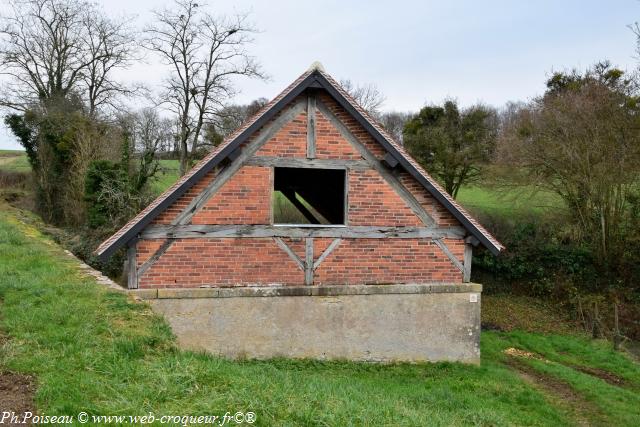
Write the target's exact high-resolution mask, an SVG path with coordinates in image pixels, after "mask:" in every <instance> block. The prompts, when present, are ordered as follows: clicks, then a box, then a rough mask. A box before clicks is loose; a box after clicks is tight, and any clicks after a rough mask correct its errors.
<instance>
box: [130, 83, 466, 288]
mask: <svg viewBox="0 0 640 427" xmlns="http://www.w3.org/2000/svg"><path fill="white" fill-rule="evenodd" d="M319 100H320V101H321V102H323V103H324V104H325V105H326V106H327V107H328V108H329V109H330V110H331V111H332V113H333V114H334V115H336V116H337V117H338V118H339V119H340V120H341V121H342V123H343V124H344V125H345V126H346V127H347V128H348V129H349V130H350V132H351V133H352V134H353V135H355V136H356V137H357V138H358V140H359V141H360V142H361V143H362V144H363V145H364V146H365V147H367V149H368V150H369V151H370V152H371V153H373V154H374V156H375V157H376V158H378V159H381V158H382V157H383V156H384V154H385V151H384V149H382V147H381V146H380V145H379V144H378V143H376V142H375V141H374V140H373V138H372V137H371V136H370V135H369V134H368V132H367V131H366V130H365V129H364V128H362V127H361V126H360V125H359V124H358V123H357V121H356V120H355V119H354V118H353V117H351V116H350V115H349V114H348V113H347V112H346V111H345V110H343V109H342V108H341V107H340V106H339V105H338V104H337V103H336V102H335V101H333V99H332V98H330V97H329V96H328V95H323V94H320V96H319ZM306 131H307V115H306V113H303V114H299V115H298V116H297V117H295V118H294V119H293V120H292V121H290V122H289V123H288V124H286V125H285V126H283V127H282V128H281V129H280V130H279V131H278V132H277V133H276V134H275V135H274V136H273V137H272V138H271V139H270V140H269V141H267V142H266V143H265V144H264V145H263V146H262V147H261V148H260V149H259V150H258V151H257V152H256V154H255V156H267V157H287V158H296V159H306V144H307V135H306ZM316 135H317V137H316V157H317V158H318V159H340V160H361V159H362V157H361V156H360V154H359V152H358V151H357V150H356V149H355V148H354V147H353V146H352V145H351V144H350V143H349V142H348V141H347V140H346V139H345V138H344V137H343V136H342V135H341V134H340V132H339V131H338V130H337V129H336V128H335V127H334V126H333V124H332V123H331V122H330V121H329V120H328V119H327V118H326V117H324V116H323V115H322V113H320V112H319V111H318V112H317V113H316ZM252 140H253V139H250V141H249V142H248V143H250V142H251V141H252ZM217 174H218V171H212V172H211V173H209V174H208V175H207V176H206V177H205V178H204V179H203V180H201V181H200V182H199V183H197V184H196V185H195V186H194V187H193V188H191V189H190V190H189V191H188V192H187V193H186V194H185V195H183V196H182V197H181V198H180V199H178V200H177V201H176V202H174V203H173V205H172V206H170V207H169V208H168V209H167V210H166V211H165V212H164V213H163V214H161V215H160V216H158V217H157V218H156V219H155V220H154V222H153V223H152V225H154V224H169V223H171V221H172V220H173V219H174V218H175V217H176V216H177V215H178V214H179V213H180V212H181V211H182V210H183V209H184V208H185V207H186V206H187V205H188V204H189V202H190V201H191V200H193V198H194V197H196V196H197V195H198V194H199V193H200V192H202V190H204V189H205V188H206V187H207V185H209V184H210V183H211V182H212V180H213V179H215V177H216V176H217ZM397 176H398V179H399V180H400V182H402V184H403V185H404V186H405V187H406V188H407V189H408V190H409V192H411V193H412V194H413V195H414V197H415V198H416V200H417V201H418V202H419V203H420V204H421V205H422V206H423V207H424V209H425V210H426V211H427V212H428V213H429V214H430V215H431V216H432V217H433V218H434V219H435V220H436V223H437V225H438V226H445V227H459V226H460V224H459V223H458V222H457V220H456V219H455V218H454V217H453V216H452V215H451V214H450V213H449V212H448V211H447V210H446V209H445V208H444V207H442V206H441V205H439V204H438V203H437V202H436V201H435V200H434V198H433V197H432V196H431V195H429V194H428V192H427V191H426V190H425V189H424V188H423V187H422V186H421V185H420V184H419V183H418V182H417V181H415V179H414V178H413V177H411V176H410V175H409V174H408V173H406V172H400V173H399V174H397ZM347 177H348V178H347V179H348V184H347V185H348V218H347V221H348V225H349V226H389V227H403V226H410V227H419V226H424V224H422V222H421V220H420V219H419V218H418V217H417V216H416V215H415V214H414V212H413V211H412V210H411V208H409V206H408V205H407V203H406V202H405V201H404V199H402V198H401V197H400V196H399V195H398V194H397V193H396V192H395V190H394V189H393V188H392V187H391V186H390V185H389V184H388V183H387V182H386V181H385V179H383V178H382V177H381V176H380V175H379V174H378V172H376V171H375V170H373V169H362V168H358V169H352V170H349V171H348V173H347ZM272 187H273V174H272V168H270V167H266V166H256V165H245V166H242V167H241V168H240V169H239V170H238V171H237V172H236V173H235V174H234V175H233V176H232V177H231V178H230V179H229V180H228V181H227V182H226V183H225V184H224V185H223V186H222V187H221V188H220V189H219V190H218V191H217V193H216V194H214V196H213V197H211V199H210V200H208V201H207V202H206V203H205V205H204V206H203V208H202V209H201V210H199V211H198V212H196V213H195V215H194V216H193V218H192V220H191V224H194V225H195V224H197V225H206V224H212V225H215V224H255V225H268V224H270V223H271V215H272V213H271V191H272ZM333 240H334V239H332V238H315V239H314V241H313V247H314V250H313V252H314V260H317V259H318V257H319V256H320V255H321V253H322V252H323V251H324V250H325V249H326V248H327V247H328V246H329V245H330V244H331V242H332V241H333ZM283 241H284V242H285V244H287V245H288V246H289V247H290V248H291V249H292V251H293V252H294V253H296V254H297V256H298V257H299V258H300V259H301V260H303V261H304V258H305V241H304V239H283ZM163 242H164V240H163V239H153V240H141V241H139V242H138V243H137V249H138V251H137V264H138V266H140V265H142V264H143V263H144V262H145V261H146V260H148V259H149V258H150V257H151V256H152V255H153V254H154V253H155V252H156V251H157V250H158V248H160V247H161V245H162V243H163ZM445 242H446V244H447V245H448V246H449V249H450V250H451V252H452V253H453V254H454V255H455V256H456V258H458V260H460V261H462V259H463V252H464V242H463V241H462V240H452V239H447V240H445ZM138 280H139V287H141V288H154V287H199V286H246V285H259V284H261V285H270V284H283V285H302V284H304V283H305V281H304V272H303V271H302V270H301V269H300V268H299V266H298V265H297V264H296V262H295V261H294V260H292V259H291V257H290V256H289V255H288V254H287V253H285V251H284V250H283V249H282V248H280V247H279V246H278V245H277V244H276V242H275V241H274V239H273V238H270V237H269V238H216V239H212V238H191V239H175V240H174V242H173V243H172V245H171V246H170V247H169V249H168V250H167V251H166V252H165V253H164V254H163V255H162V256H160V258H159V259H158V260H157V261H156V262H155V263H154V264H153V265H152V266H151V267H150V268H149V269H148V270H146V272H145V273H144V274H142V275H141V276H140V277H139V278H138ZM461 281H462V273H461V272H460V270H459V269H458V268H456V267H455V266H454V265H453V263H452V262H451V261H450V260H449V259H448V258H447V256H446V255H445V254H444V252H443V251H442V250H441V249H440V248H439V247H438V246H437V245H435V244H434V243H433V242H432V241H431V240H429V239H343V240H342V241H341V243H340V244H339V245H338V246H337V247H336V248H335V249H334V250H333V252H331V253H330V254H329V255H328V256H327V257H326V259H325V260H324V261H323V262H322V263H321V264H320V265H319V266H318V268H317V269H316V271H315V274H314V284H345V285H349V284H373V283H377V284H387V283H430V282H461Z"/></svg>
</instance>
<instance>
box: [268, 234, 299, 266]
mask: <svg viewBox="0 0 640 427" xmlns="http://www.w3.org/2000/svg"><path fill="white" fill-rule="evenodd" d="M273 240H275V242H276V244H277V245H278V246H279V247H280V249H282V250H283V251H285V253H286V254H287V255H289V257H290V258H291V259H292V260H293V262H295V263H296V265H297V266H298V268H299V269H300V270H302V271H304V272H305V273H306V269H305V268H306V267H305V263H303V262H302V260H301V259H300V257H299V256H298V255H296V253H295V252H293V251H292V250H291V248H290V247H289V246H287V244H286V243H285V242H284V240H282V239H281V238H280V237H274V238H273Z"/></svg>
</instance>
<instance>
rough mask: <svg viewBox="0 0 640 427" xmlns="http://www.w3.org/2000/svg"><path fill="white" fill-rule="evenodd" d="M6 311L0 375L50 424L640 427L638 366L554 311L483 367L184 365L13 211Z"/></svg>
mask: <svg viewBox="0 0 640 427" xmlns="http://www.w3.org/2000/svg"><path fill="white" fill-rule="evenodd" d="M20 215H27V214H24V213H21V214H20ZM33 221H36V220H35V219H33ZM491 298H494V300H493V301H492V300H491ZM491 298H488V299H487V300H486V301H485V302H484V303H483V310H484V311H485V312H486V313H490V314H491V313H493V314H491V315H492V316H493V317H492V319H491V321H492V322H493V323H496V324H498V326H500V323H501V322H502V320H501V319H503V318H506V316H505V315H504V314H501V311H502V312H504V311H505V310H507V311H509V308H508V307H511V309H513V310H517V307H518V301H516V300H513V298H514V297H511V298H512V300H511V301H507V304H504V301H503V300H502V299H500V298H499V297H491ZM495 298H498V299H497V300H496V299H495ZM0 301H1V306H0V330H1V332H2V333H1V334H0V337H3V336H4V338H3V339H4V343H3V344H2V345H1V346H0V371H7V370H10V371H13V372H17V373H21V374H28V375H33V376H35V380H36V383H37V389H36V393H35V402H36V405H37V409H38V411H39V412H41V413H46V414H49V415H55V414H58V415H60V414H70V415H71V414H77V413H78V412H80V411H85V412H88V413H89V414H90V415H92V414H93V415H143V414H147V413H149V412H153V413H154V414H155V415H158V416H159V415H167V414H179V415H201V414H213V415H216V414H217V415H221V414H224V413H225V412H227V411H229V412H231V413H234V412H235V411H243V412H246V411H252V412H254V413H255V414H256V415H257V423H256V425H317V426H326V425H332V426H333V425H371V426H374V425H375V426H378V425H416V426H418V425H420V426H424V425H553V426H561V425H574V424H577V423H588V424H592V425H593V424H597V425H629V426H631V425H634V424H635V425H637V420H638V419H640V393H639V392H640V366H639V365H638V364H637V363H634V362H633V361H632V360H631V359H629V358H627V357H626V356H625V355H624V354H621V353H617V352H613V351H612V350H611V348H610V345H609V344H608V343H606V342H601V341H590V340H588V339H586V338H585V337H582V336H580V335H575V334H570V333H568V332H567V329H565V328H568V326H566V325H565V326H563V327H562V328H560V327H554V326H553V325H554V324H556V325H559V324H562V320H561V319H559V318H558V319H556V318H553V316H551V315H549V314H548V313H547V312H546V311H545V310H546V309H545V308H544V307H543V306H536V305H533V306H532V307H531V308H530V309H531V310H533V312H532V313H529V316H538V317H541V318H546V320H542V322H543V323H544V322H546V324H547V326H546V327H548V328H551V329H550V330H548V331H547V332H549V334H548V335H545V334H542V333H539V332H524V331H522V330H518V329H517V328H518V327H521V326H522V325H518V324H515V325H514V324H513V321H512V320H508V321H507V322H506V323H507V324H506V325H504V326H506V327H507V329H514V328H515V329H514V330H512V331H510V332H484V333H483V334H482V365H481V366H479V367H478V366H465V365H461V364H455V363H438V364H415V365H410V364H392V365H376V364H365V363H350V362H318V361H305V360H271V361H237V362H233V361H228V360H223V359H219V358H216V357H213V356H210V355H205V354H197V353H191V352H185V351H180V350H178V349H176V347H175V341H174V339H173V337H172V335H171V332H170V329H169V328H168V326H167V324H166V323H165V321H164V320H163V319H162V318H161V317H159V316H156V315H154V314H153V313H152V312H151V311H150V309H149V307H148V306H147V305H146V304H143V303H137V302H134V301H132V300H130V299H128V298H127V297H126V296H124V295H122V294H120V293H115V292H113V291H108V290H107V289H106V288H104V287H101V286H100V285H97V284H96V283H95V281H94V280H93V279H91V278H89V277H87V276H84V275H82V274H81V273H80V272H79V270H78V268H77V264H76V262H75V261H74V260H72V259H71V258H69V257H68V256H67V255H65V254H64V253H63V251H62V249H61V248H59V247H58V246H57V245H55V244H54V243H52V242H51V241H49V240H48V239H47V238H45V237H43V236H42V235H41V234H40V233H39V231H38V230H37V229H36V228H34V227H33V226H30V225H27V224H25V223H24V222H23V221H21V220H20V219H18V216H17V213H16V211H15V210H13V209H12V208H9V207H7V206H6V205H3V206H0ZM496 305H498V306H500V310H498V311H495V310H494V309H493V307H494V306H496ZM516 317H517V316H516ZM535 327H537V326H535V325H534V328H535ZM546 327H545V328H546ZM0 339H2V338H0ZM514 349H515V350H514ZM505 351H506V353H505Z"/></svg>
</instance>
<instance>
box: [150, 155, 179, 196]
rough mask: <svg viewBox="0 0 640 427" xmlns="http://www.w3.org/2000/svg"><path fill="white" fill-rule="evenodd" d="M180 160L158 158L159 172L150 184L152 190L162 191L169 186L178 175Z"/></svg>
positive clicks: (157, 192)
mask: <svg viewBox="0 0 640 427" xmlns="http://www.w3.org/2000/svg"><path fill="white" fill-rule="evenodd" d="M179 171H180V162H179V161H178V160H160V172H159V173H158V174H157V175H156V179H155V180H154V181H153V183H152V184H151V188H152V189H153V192H154V193H156V194H160V193H162V192H163V191H164V190H166V189H167V188H169V187H171V186H172V185H173V183H174V182H176V181H177V180H178V178H179V177H180V173H179Z"/></svg>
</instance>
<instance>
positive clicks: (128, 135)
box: [118, 108, 174, 193]
mask: <svg viewBox="0 0 640 427" xmlns="http://www.w3.org/2000/svg"><path fill="white" fill-rule="evenodd" d="M118 121H119V123H120V128H121V129H122V132H123V133H124V139H125V141H126V142H127V143H128V152H129V153H130V154H131V157H132V158H131V159H130V161H129V166H130V168H129V169H130V170H129V176H130V181H131V186H132V189H133V191H134V192H136V193H139V192H140V191H141V190H142V189H143V188H144V187H145V185H146V184H147V182H148V181H149V180H150V179H152V178H153V177H154V176H155V175H156V173H157V172H158V167H159V163H158V158H157V155H156V154H157V153H158V152H159V151H161V150H162V148H163V147H167V146H170V145H171V144H172V143H173V137H174V133H173V123H172V121H171V120H170V119H167V118H162V117H160V115H159V114H158V112H157V111H156V110H155V109H153V108H143V109H142V110H139V111H135V112H127V113H124V114H121V115H120V116H119V120H118Z"/></svg>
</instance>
